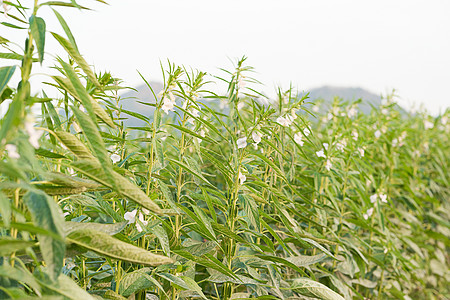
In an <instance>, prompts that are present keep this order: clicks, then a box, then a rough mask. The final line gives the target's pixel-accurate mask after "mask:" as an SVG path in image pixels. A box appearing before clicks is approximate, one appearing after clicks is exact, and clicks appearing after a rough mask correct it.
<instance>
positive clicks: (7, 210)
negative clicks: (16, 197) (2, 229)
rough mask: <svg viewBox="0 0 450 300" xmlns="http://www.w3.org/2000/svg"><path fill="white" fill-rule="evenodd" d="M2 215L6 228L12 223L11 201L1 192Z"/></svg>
mask: <svg viewBox="0 0 450 300" xmlns="http://www.w3.org/2000/svg"><path fill="white" fill-rule="evenodd" d="M0 214H1V215H2V220H3V222H4V224H5V226H6V227H9V224H10V222H11V201H10V200H9V199H8V197H6V195H5V194H3V193H2V192H1V191H0Z"/></svg>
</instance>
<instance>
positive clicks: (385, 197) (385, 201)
mask: <svg viewBox="0 0 450 300" xmlns="http://www.w3.org/2000/svg"><path fill="white" fill-rule="evenodd" d="M378 196H380V200H381V202H383V203H387V195H386V194H378Z"/></svg>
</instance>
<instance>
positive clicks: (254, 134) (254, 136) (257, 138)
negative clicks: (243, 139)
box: [252, 130, 262, 145]
mask: <svg viewBox="0 0 450 300" xmlns="http://www.w3.org/2000/svg"><path fill="white" fill-rule="evenodd" d="M261 137H262V133H261V132H259V131H256V130H255V131H253V132H252V139H253V141H254V142H255V144H256V145H258V144H259V143H260V142H261Z"/></svg>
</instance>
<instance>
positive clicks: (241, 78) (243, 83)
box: [238, 75, 246, 89]
mask: <svg viewBox="0 0 450 300" xmlns="http://www.w3.org/2000/svg"><path fill="white" fill-rule="evenodd" d="M244 78H245V76H242V75H241V77H239V80H238V88H240V89H243V88H244V87H245V84H246V83H245V81H244Z"/></svg>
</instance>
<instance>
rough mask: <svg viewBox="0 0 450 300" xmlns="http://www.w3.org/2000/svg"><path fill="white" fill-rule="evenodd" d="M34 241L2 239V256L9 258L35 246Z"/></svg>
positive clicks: (0, 249) (0, 243) (0, 245)
mask: <svg viewBox="0 0 450 300" xmlns="http://www.w3.org/2000/svg"><path fill="white" fill-rule="evenodd" d="M35 244H36V243H35V242H33V241H24V240H18V239H14V238H9V237H1V238H0V256H8V255H10V254H11V253H13V252H16V251H19V250H23V249H26V248H28V247H32V246H34V245H35Z"/></svg>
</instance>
